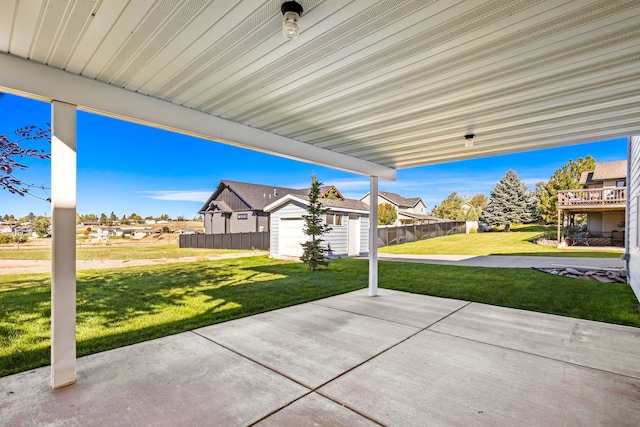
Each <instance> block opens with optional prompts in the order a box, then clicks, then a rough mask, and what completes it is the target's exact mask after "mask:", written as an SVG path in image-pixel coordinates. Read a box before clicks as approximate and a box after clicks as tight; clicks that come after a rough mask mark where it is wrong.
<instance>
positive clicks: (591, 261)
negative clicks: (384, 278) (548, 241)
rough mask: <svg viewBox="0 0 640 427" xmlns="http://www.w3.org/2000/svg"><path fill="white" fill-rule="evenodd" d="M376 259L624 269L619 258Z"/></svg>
mask: <svg viewBox="0 0 640 427" xmlns="http://www.w3.org/2000/svg"><path fill="white" fill-rule="evenodd" d="M620 255H622V253H621V254H620ZM378 259H380V260H386V261H403V262H422V263H426V264H448V265H460V266H466V267H504V268H532V267H535V268H550V267H589V268H624V266H625V261H623V260H622V259H620V258H582V257H545V256H508V255H489V256H475V255H405V254H384V253H381V254H378Z"/></svg>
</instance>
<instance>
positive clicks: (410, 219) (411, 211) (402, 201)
mask: <svg viewBox="0 0 640 427" xmlns="http://www.w3.org/2000/svg"><path fill="white" fill-rule="evenodd" d="M369 200H370V194H369V193H367V194H365V195H364V196H362V197H361V198H360V201H362V202H364V203H366V204H367V206H369V205H370V202H369ZM385 203H390V204H391V205H393V207H394V208H395V209H396V211H397V212H398V219H396V222H395V224H394V225H402V224H414V223H420V222H423V221H428V220H434V219H435V218H434V217H432V216H429V215H426V213H425V212H426V211H427V205H426V204H425V203H424V202H423V201H422V199H421V198H420V197H411V198H406V197H403V196H401V195H399V194H396V193H389V192H387V191H379V192H378V205H382V204H385Z"/></svg>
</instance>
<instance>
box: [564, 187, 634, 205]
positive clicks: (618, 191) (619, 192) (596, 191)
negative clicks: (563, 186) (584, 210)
mask: <svg viewBox="0 0 640 427" xmlns="http://www.w3.org/2000/svg"><path fill="white" fill-rule="evenodd" d="M626 202H627V188H626V187H611V188H587V189H583V190H560V191H558V207H570V206H581V207H595V208H597V207H612V206H621V205H622V206H624V205H626Z"/></svg>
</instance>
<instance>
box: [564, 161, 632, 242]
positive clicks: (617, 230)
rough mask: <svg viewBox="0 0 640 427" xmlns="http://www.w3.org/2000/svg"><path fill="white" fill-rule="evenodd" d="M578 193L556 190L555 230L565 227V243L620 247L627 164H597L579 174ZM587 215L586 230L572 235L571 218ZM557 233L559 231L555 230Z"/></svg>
mask: <svg viewBox="0 0 640 427" xmlns="http://www.w3.org/2000/svg"><path fill="white" fill-rule="evenodd" d="M580 184H581V185H582V186H583V187H584V188H583V189H581V190H562V191H558V228H560V227H561V226H562V225H565V226H567V227H569V230H568V232H567V243H568V244H589V245H591V246H608V245H613V246H624V228H625V218H626V207H627V161H626V160H619V161H615V162H599V163H597V164H596V167H595V168H594V170H593V171H588V172H584V173H582V175H581V177H580ZM576 214H581V215H586V216H587V229H586V230H582V233H576V232H575V230H573V232H572V230H571V229H573V228H575V227H574V226H573V220H572V218H573V216H574V215H576ZM559 231H560V230H559Z"/></svg>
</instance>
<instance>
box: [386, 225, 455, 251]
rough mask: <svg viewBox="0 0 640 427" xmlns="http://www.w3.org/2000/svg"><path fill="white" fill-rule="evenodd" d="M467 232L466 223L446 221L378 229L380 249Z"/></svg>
mask: <svg viewBox="0 0 640 427" xmlns="http://www.w3.org/2000/svg"><path fill="white" fill-rule="evenodd" d="M465 232H466V223H465V222H456V221H445V222H431V223H428V224H410V225H400V226H396V227H380V228H378V247H379V248H380V247H382V246H393V245H400V244H402V243H409V242H415V241H418V240H424V239H432V238H434V237H442V236H447V235H449V234H460V233H465Z"/></svg>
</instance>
